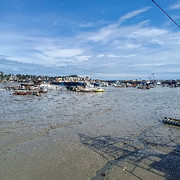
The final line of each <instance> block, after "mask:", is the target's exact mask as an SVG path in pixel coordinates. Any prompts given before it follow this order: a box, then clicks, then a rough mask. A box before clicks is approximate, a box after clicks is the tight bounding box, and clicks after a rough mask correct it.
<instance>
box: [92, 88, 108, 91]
mask: <svg viewBox="0 0 180 180" xmlns="http://www.w3.org/2000/svg"><path fill="white" fill-rule="evenodd" d="M105 91H106V90H105V89H103V88H96V89H94V92H105Z"/></svg>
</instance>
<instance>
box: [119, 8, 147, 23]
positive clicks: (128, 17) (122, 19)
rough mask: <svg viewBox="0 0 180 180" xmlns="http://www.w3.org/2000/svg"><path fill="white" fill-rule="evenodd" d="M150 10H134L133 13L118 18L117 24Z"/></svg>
mask: <svg viewBox="0 0 180 180" xmlns="http://www.w3.org/2000/svg"><path fill="white" fill-rule="evenodd" d="M149 9H150V7H145V8H143V9H139V10H135V11H132V12H130V13H127V14H126V15H124V16H122V17H120V18H119V20H118V22H119V23H122V22H124V21H126V20H128V19H130V18H133V17H135V16H138V15H139V14H141V13H143V12H146V11H148V10H149Z"/></svg>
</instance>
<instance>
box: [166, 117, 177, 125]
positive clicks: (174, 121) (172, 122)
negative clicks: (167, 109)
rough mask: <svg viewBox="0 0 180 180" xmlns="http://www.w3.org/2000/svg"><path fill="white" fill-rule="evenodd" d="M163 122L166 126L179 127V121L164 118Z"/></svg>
mask: <svg viewBox="0 0 180 180" xmlns="http://www.w3.org/2000/svg"><path fill="white" fill-rule="evenodd" d="M163 122H164V123H166V124H171V125H175V126H180V119H176V118H171V117H169V118H168V117H164V119H163Z"/></svg>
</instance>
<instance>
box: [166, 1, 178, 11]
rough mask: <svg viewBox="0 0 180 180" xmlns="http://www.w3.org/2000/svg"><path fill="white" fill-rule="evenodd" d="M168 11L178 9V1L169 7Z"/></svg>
mask: <svg viewBox="0 0 180 180" xmlns="http://www.w3.org/2000/svg"><path fill="white" fill-rule="evenodd" d="M169 9H172V10H175V9H180V1H178V2H176V3H175V4H174V5H172V6H170V8H169Z"/></svg>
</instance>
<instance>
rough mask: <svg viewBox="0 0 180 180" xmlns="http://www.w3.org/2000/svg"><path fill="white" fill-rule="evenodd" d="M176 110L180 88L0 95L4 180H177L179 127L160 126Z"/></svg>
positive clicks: (179, 110)
mask: <svg viewBox="0 0 180 180" xmlns="http://www.w3.org/2000/svg"><path fill="white" fill-rule="evenodd" d="M1 86H2V85H1ZM179 107H180V88H153V89H150V90H141V89H134V88H113V87H108V88H107V91H106V92H105V93H76V92H68V91H65V90H58V91H49V92H48V93H47V94H44V95H42V96H41V97H37V96H14V95H12V92H11V91H0V138H1V141H0V155H1V157H0V161H1V167H0V175H1V178H0V179H2V180H5V179H18V180H19V179H28V180H29V179H33V180H34V179H73V180H74V179H77V180H79V179H112V180H113V179H118V178H119V179H152V177H153V178H154V179H176V178H177V177H178V176H179V172H180V168H179V167H180V148H179V145H180V128H179V127H176V126H171V125H164V124H163V123H162V121H161V120H162V118H163V117H165V116H167V117H169V116H170V117H176V118H180V108H179ZM170 170H171V171H170ZM170 172H172V173H170Z"/></svg>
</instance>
